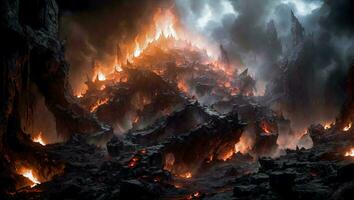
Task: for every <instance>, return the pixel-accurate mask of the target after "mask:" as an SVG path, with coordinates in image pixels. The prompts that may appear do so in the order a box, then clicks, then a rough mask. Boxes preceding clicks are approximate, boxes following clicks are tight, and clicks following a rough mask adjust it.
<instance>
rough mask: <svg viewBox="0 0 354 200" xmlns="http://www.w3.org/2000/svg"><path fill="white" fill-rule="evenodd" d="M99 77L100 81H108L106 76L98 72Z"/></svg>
mask: <svg viewBox="0 0 354 200" xmlns="http://www.w3.org/2000/svg"><path fill="white" fill-rule="evenodd" d="M97 77H98V80H99V81H105V80H106V76H105V75H104V74H103V73H102V72H98V74H97Z"/></svg>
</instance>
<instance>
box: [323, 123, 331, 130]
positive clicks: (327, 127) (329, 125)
mask: <svg viewBox="0 0 354 200" xmlns="http://www.w3.org/2000/svg"><path fill="white" fill-rule="evenodd" d="M332 125H333V124H332V122H328V123H325V125H324V129H325V130H328V129H330V128H331V127H332Z"/></svg>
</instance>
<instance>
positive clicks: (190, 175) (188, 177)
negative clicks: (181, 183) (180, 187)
mask: <svg viewBox="0 0 354 200" xmlns="http://www.w3.org/2000/svg"><path fill="white" fill-rule="evenodd" d="M179 176H180V177H182V178H185V179H190V178H192V173H190V172H186V173H184V174H180V175H179Z"/></svg>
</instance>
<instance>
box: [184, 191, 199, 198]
mask: <svg viewBox="0 0 354 200" xmlns="http://www.w3.org/2000/svg"><path fill="white" fill-rule="evenodd" d="M200 196H201V194H200V192H194V193H193V194H191V195H189V196H188V197H187V199H195V198H199V197H200Z"/></svg>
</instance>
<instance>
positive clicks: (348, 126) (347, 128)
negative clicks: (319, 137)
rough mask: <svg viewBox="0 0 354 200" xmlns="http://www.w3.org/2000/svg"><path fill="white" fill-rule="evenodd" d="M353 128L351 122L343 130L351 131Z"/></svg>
mask: <svg viewBox="0 0 354 200" xmlns="http://www.w3.org/2000/svg"><path fill="white" fill-rule="evenodd" d="M351 128H352V122H350V123H349V124H348V125H347V126H346V127H344V128H343V131H349V130H350V129H351Z"/></svg>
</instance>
